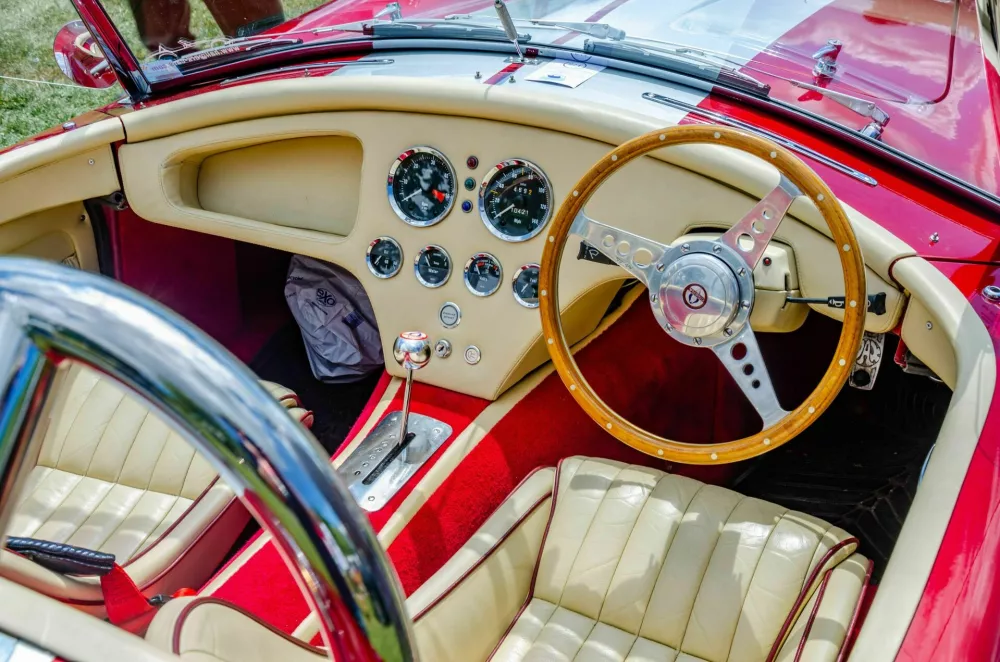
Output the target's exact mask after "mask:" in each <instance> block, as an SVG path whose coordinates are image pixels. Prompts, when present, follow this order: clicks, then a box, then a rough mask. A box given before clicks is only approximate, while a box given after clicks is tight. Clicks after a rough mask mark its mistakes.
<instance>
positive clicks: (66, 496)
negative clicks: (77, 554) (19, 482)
mask: <svg viewBox="0 0 1000 662" xmlns="http://www.w3.org/2000/svg"><path fill="white" fill-rule="evenodd" d="M57 471H62V469H57ZM62 472H63V473H64V474H68V475H69V476H71V477H72V478H76V479H77V481H76V484H75V485H74V486H73V487H72V488H71V489H70V490H69V491H68V492H66V494H64V495H63V498H62V499H60V500H59V503H57V504H56V505H55V506H53V508H52V510H51V511H50V512H49V514H48V516H47V517H46V518H45V519H43V520H42V521H41V523H40V524H39V525H38V526H36V527H35V529H34V530H33V531H32V532H31V535H29V536H26V537H28V538H30V537H32V536H34V535H35V533H37V532H38V531H39V530H40V529H41V528H42V527H43V526H45V525H46V524H48V523H49V520H51V519H52V516H53V515H55V514H56V513H57V512H59V509H60V508H62V505H63V504H64V503H66V501H67V499H69V498H70V497H71V496H73V493H74V492H76V491H77V489H79V487H80V485H81V484H82V483H83V479H84V477H83V476H81V475H79V474H75V473H73V472H71V471H62ZM95 480H96V479H95ZM77 528H79V525H78V526H77ZM74 533H76V530H75V529H74V530H73V531H72V532H70V536H72V535H73V534H74ZM66 539H67V540H68V539H69V536H67V537H66ZM53 542H60V541H58V540H56V541H53Z"/></svg>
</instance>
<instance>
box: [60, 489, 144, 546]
mask: <svg viewBox="0 0 1000 662" xmlns="http://www.w3.org/2000/svg"><path fill="white" fill-rule="evenodd" d="M95 480H98V479H95ZM110 485H111V489H110V490H108V492H107V494H105V495H104V497H103V498H102V499H101V502H100V503H99V504H97V507H96V508H94V509H93V510H91V511H90V514H89V515H88V516H87V518H86V519H85V520H83V522H81V523H80V524H79V525H78V526H77V527H76V531H74V532H73V535H76V533H77V531H79V530H80V529H81V528H83V527H84V526H86V525H87V522H89V521H90V520H92V519H93V518H94V517H96V516H97V515H98V514H99V513H100V510H101V506H103V505H104V502H105V501H107V500H108V497H109V496H111V493H112V492H114V490H115V488H116V487H118V485H117V484H115V483H110ZM122 487H125V488H126V489H130V490H134V489H136V488H134V487H127V486H125V485H122ZM147 493H148V490H139V498H138V499H136V500H135V502H133V503H132V507H131V508H129V509H128V512H127V513H125V515H124V516H122V517H121V518H120V519H119V520H118V524H117V525H116V526H115V528H114V529H112V530H111V533H109V534H107V535H106V536H105V537H104V539H103V540H101V543H100V544H99V545H93V546H91V547H90V548H91V549H96V550H97V551H99V552H100V551H102V550H101V547H102V546H103V545H104V544H105V543H106V542H108V540H110V539H111V536H113V535H114V534H115V533H116V532H117V531H118V529H120V528H121V527H122V524H124V523H125V520H127V519H128V516H129V515H131V514H132V511H134V510H135V507H136V506H137V505H139V502H140V501H142V497H143V496H144V495H145V494H147ZM72 537H73V536H70V537H69V538H67V540H69V539H70V538H72ZM115 560H116V561H117V559H115Z"/></svg>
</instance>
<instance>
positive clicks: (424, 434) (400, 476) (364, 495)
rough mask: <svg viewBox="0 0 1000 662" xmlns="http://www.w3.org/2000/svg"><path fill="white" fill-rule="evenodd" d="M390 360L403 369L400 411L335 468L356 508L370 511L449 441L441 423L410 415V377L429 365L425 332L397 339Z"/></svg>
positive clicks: (411, 384)
mask: <svg viewBox="0 0 1000 662" xmlns="http://www.w3.org/2000/svg"><path fill="white" fill-rule="evenodd" d="M392 356H393V358H394V359H395V360H396V363H398V364H399V365H400V366H401V367H402V368H403V369H404V370H406V386H405V390H404V391H403V410H402V411H393V412H390V413H389V414H388V415H386V416H385V417H384V418H382V420H381V421H379V423H378V425H376V426H375V428H374V429H373V430H372V431H371V432H369V433H368V435H367V436H366V437H365V438H364V439H363V440H362V441H361V443H360V444H359V445H358V446H356V447H355V448H354V450H353V451H352V452H351V454H350V455H349V456H348V457H347V459H345V460H344V462H343V464H341V465H340V468H339V469H338V471H339V472H340V473H341V475H342V476H344V477H345V478H346V480H347V484H348V489H349V490H350V491H351V494H353V495H354V498H355V499H357V500H358V503H359V504H361V507H362V508H364V509H365V510H367V511H369V512H375V511H377V510H379V509H380V508H382V507H383V506H385V504H387V503H388V502H389V500H390V499H391V498H392V497H393V495H394V494H396V493H397V492H399V490H400V489H401V488H402V487H403V485H405V484H406V482H407V481H408V480H410V479H411V478H413V477H414V476H415V475H416V473H417V472H418V471H419V470H420V467H422V466H423V465H424V463H425V462H427V461H428V460H429V459H430V458H431V456H432V455H434V452H435V451H437V449H439V448H441V446H442V445H443V444H444V443H445V441H447V440H448V439H449V438H450V437H451V433H452V427H451V426H450V425H448V424H447V423H445V422H444V421H439V420H437V419H435V418H432V417H431V416H426V415H424V414H419V413H413V414H411V413H410V397H411V395H412V393H411V391H412V389H413V373H414V371H416V370H420V369H421V368H423V367H424V366H426V365H427V363H428V362H429V361H430V360H431V345H430V342H429V341H428V339H427V334H426V333H421V332H420V331H407V332H405V333H401V334H399V337H398V338H396V341H395V342H394V343H393V346H392Z"/></svg>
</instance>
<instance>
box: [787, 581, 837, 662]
mask: <svg viewBox="0 0 1000 662" xmlns="http://www.w3.org/2000/svg"><path fill="white" fill-rule="evenodd" d="M831 574H833V568H830V569H829V570H827V571H826V573H825V574H824V575H823V581H822V582H820V584H819V590H818V591H816V603H815V604H813V608H812V611H811V612H809V618H808V620H806V626H805V628H804V629H803V630H802V638H801V639H800V640H799V645H798V648H796V650H795V660H794V662H799V660H801V659H802V653H803V652H804V651H805V649H806V642H807V641H809V634H810V633H811V632H812V627H813V624H814V623H815V622H816V614H818V613H819V606H820V604H821V603H822V602H823V595H825V594H826V586H827V584H829V583H830V575H831Z"/></svg>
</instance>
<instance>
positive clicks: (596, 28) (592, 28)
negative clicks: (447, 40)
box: [444, 14, 625, 41]
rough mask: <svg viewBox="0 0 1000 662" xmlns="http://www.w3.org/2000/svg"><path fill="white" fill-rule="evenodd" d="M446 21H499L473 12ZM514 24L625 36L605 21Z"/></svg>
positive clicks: (531, 20)
mask: <svg viewBox="0 0 1000 662" xmlns="http://www.w3.org/2000/svg"><path fill="white" fill-rule="evenodd" d="M444 20H446V21H463V22H468V23H470V24H471V23H478V24H481V25H486V24H489V23H493V22H499V21H498V20H497V19H496V18H493V17H491V16H475V15H473V14H449V15H448V16H445V17H444ZM513 21H514V25H519V26H523V27H531V26H535V27H540V28H554V29H557V30H569V31H570V32H576V33H578V34H585V35H587V36H590V37H594V38H596V39H611V40H613V41H621V40H622V39H624V38H625V31H624V30H622V29H621V28H616V27H614V26H613V25H608V24H607V23H582V22H577V21H543V20H541V19H534V18H515V19H513Z"/></svg>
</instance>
